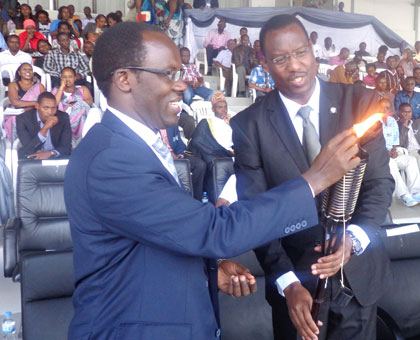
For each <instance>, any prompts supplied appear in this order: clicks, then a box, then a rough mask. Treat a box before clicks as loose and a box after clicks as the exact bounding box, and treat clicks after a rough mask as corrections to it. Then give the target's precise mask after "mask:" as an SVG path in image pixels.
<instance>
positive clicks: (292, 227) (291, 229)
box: [290, 224, 296, 233]
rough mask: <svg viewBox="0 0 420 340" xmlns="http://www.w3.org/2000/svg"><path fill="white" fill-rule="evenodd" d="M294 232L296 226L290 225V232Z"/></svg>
mask: <svg viewBox="0 0 420 340" xmlns="http://www.w3.org/2000/svg"><path fill="white" fill-rule="evenodd" d="M295 230H296V226H295V225H294V224H292V225H291V226H290V232H292V233H293V232H294V231H295Z"/></svg>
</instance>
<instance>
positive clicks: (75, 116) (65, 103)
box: [51, 67, 93, 148]
mask: <svg viewBox="0 0 420 340" xmlns="http://www.w3.org/2000/svg"><path fill="white" fill-rule="evenodd" d="M75 82H76V72H75V70H74V69H72V68H71V67H65V68H64V69H63V70H62V71H61V83H60V87H59V88H56V87H55V88H53V90H52V91H51V92H52V93H53V94H54V95H55V98H56V99H57V103H58V109H59V110H60V111H65V112H67V113H68V114H69V116H70V125H71V130H72V146H73V148H75V147H76V146H77V144H79V142H80V140H81V139H82V130H83V124H84V122H85V120H86V116H87V114H88V112H89V110H90V106H91V105H92V104H93V99H92V95H91V94H90V91H89V89H88V88H87V87H86V86H83V85H81V86H76V85H75Z"/></svg>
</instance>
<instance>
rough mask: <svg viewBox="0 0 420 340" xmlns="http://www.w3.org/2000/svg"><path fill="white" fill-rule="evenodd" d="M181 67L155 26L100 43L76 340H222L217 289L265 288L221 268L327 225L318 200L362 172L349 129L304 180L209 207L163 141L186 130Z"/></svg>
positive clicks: (79, 192) (83, 154)
mask: <svg viewBox="0 0 420 340" xmlns="http://www.w3.org/2000/svg"><path fill="white" fill-rule="evenodd" d="M115 51H120V53H115ZM180 69H181V59H180V56H179V52H178V50H177V48H176V46H175V44H174V43H173V42H172V41H171V40H170V38H168V37H167V36H166V35H165V34H164V33H163V32H162V31H161V30H160V29H159V28H157V27H155V26H151V25H146V24H140V23H134V22H127V23H121V24H118V25H115V26H114V27H113V28H111V29H110V30H108V31H107V32H105V33H103V34H102V35H101V37H100V38H99V39H98V41H97V43H96V47H95V52H94V56H93V73H94V76H95V78H96V80H97V82H98V86H99V88H100V89H101V91H102V92H103V93H104V95H105V97H106V98H107V100H108V105H109V106H108V110H107V111H106V112H105V114H104V116H103V118H102V121H101V123H100V124H96V125H95V126H94V127H93V128H92V129H90V130H89V133H88V134H87V135H86V136H85V138H84V139H83V140H82V141H81V143H80V144H79V146H78V147H77V149H76V150H75V151H74V152H73V155H72V158H71V160H70V162H69V165H68V167H67V171H66V178H65V183H64V193H65V200H66V206H67V212H68V216H69V220H70V227H71V233H72V239H73V247H74V248H73V251H74V268H75V291H74V294H73V302H74V307H75V313H74V318H73V320H72V322H71V325H70V329H69V339H70V340H73V339H92V340H94V339H95V340H96V339H101V340H102V339H104V340H105V339H117V338H119V339H142V340H156V339H165V340H178V339H179V340H186V339H194V340H209V339H217V338H219V337H220V329H219V322H218V308H217V288H219V289H220V290H222V291H223V292H226V293H233V294H234V295H236V296H239V295H246V294H249V292H250V291H252V290H253V289H255V282H254V283H253V281H252V280H253V278H252V277H251V276H250V274H249V273H247V272H246V270H245V269H244V268H243V267H240V266H239V265H238V264H235V263H233V262H230V261H222V262H221V263H220V264H219V268H218V267H217V264H216V263H215V260H214V259H216V258H225V257H232V256H234V255H237V254H240V253H243V252H244V251H246V250H248V249H252V248H254V247H257V246H261V245H262V244H265V243H267V242H269V241H270V240H273V239H276V238H279V237H282V236H284V235H286V234H291V233H294V232H296V231H299V230H302V229H307V228H308V227H309V226H311V225H313V224H316V223H317V213H316V207H315V202H314V199H313V193H312V190H313V192H314V193H315V194H317V193H319V192H321V191H322V190H323V189H325V188H326V187H327V186H328V185H330V184H332V183H334V182H335V181H336V180H338V179H339V178H341V176H342V175H343V174H344V173H345V172H346V171H348V170H349V169H352V168H353V167H355V166H356V165H357V164H358V163H359V158H357V157H354V155H355V153H356V151H357V148H356V147H355V145H354V144H355V142H356V138H355V137H354V135H353V133H352V132H351V130H346V131H345V132H343V133H341V134H339V135H338V136H336V137H335V138H334V139H333V140H332V141H331V144H330V147H329V148H327V150H326V151H325V152H321V154H320V155H319V156H318V157H317V159H316V160H315V162H314V164H313V165H312V167H311V168H310V169H309V170H308V171H307V172H306V173H305V174H303V175H302V176H300V175H299V176H297V177H296V178H294V179H293V180H291V181H289V182H288V183H284V184H283V185H282V186H280V187H278V188H274V189H273V190H271V191H269V192H267V193H263V194H261V195H260V196H258V197H256V198H255V199H253V200H250V201H249V202H237V203H234V204H232V205H231V206H230V207H229V208H227V207H220V208H217V209H216V208H215V207H214V206H213V205H212V204H204V205H203V204H202V203H201V202H198V201H197V200H195V199H193V198H192V197H191V196H190V195H188V193H187V192H186V191H185V190H183V189H182V188H181V186H180V184H179V179H178V175H177V173H176V170H175V167H174V164H173V159H172V157H171V154H170V152H169V150H168V149H167V148H166V146H165V145H164V144H163V142H162V140H161V139H160V136H159V130H160V129H166V128H168V127H169V126H174V125H176V124H177V121H178V117H177V114H178V112H179V110H180V109H179V104H178V103H179V101H180V100H181V98H182V92H183V91H185V89H186V85H185V84H184V83H183V82H182V81H181V80H180V74H181V72H180ZM295 201H299V202H300V204H299V205H297V204H295V203H294V202H295ZM303 207H305V209H304V208H303ZM296 222H299V223H300V224H301V225H300V228H296V227H295V226H294V227H293V228H291V225H292V224H296ZM206 259H210V260H206ZM212 259H213V260H212ZM217 268H218V269H217ZM217 274H218V276H217ZM232 281H233V282H232ZM235 287H236V293H235Z"/></svg>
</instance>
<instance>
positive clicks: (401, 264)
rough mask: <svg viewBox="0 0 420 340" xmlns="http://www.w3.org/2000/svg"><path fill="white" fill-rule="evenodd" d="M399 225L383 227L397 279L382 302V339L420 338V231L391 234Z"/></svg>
mask: <svg viewBox="0 0 420 340" xmlns="http://www.w3.org/2000/svg"><path fill="white" fill-rule="evenodd" d="M399 227H401V225H388V226H385V227H383V229H382V230H381V236H382V240H383V243H384V245H385V249H386V251H387V253H388V255H389V258H390V259H391V270H392V273H393V276H394V280H393V282H391V284H390V286H389V289H388V291H387V292H386V293H385V294H384V296H383V297H382V298H381V299H380V301H379V302H378V306H379V307H380V308H379V311H378V323H377V325H378V327H377V330H378V339H392V340H401V339H408V338H415V339H420V286H419V282H420V270H419V268H420V246H419V245H420V232H413V233H409V234H402V235H396V236H389V234H388V233H389V231H392V230H393V229H395V228H399ZM381 320H382V321H381ZM381 334H382V338H380V335H381ZM386 334H387V336H385V335H386Z"/></svg>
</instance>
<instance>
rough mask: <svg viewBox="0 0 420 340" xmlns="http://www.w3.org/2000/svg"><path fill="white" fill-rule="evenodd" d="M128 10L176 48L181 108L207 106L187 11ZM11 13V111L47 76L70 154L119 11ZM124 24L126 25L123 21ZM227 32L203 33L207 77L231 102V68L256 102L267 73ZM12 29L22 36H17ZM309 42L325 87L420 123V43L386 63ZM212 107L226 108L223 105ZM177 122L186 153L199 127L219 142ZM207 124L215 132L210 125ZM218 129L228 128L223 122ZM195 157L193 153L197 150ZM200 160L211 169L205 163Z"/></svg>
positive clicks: (169, 6)
mask: <svg viewBox="0 0 420 340" xmlns="http://www.w3.org/2000/svg"><path fill="white" fill-rule="evenodd" d="M131 3H132V4H131V7H132V11H133V12H135V14H136V15H135V16H134V17H133V18H132V19H131V20H137V21H144V22H148V23H150V24H154V25H159V26H160V27H161V28H162V29H163V30H164V31H165V32H166V33H167V34H168V36H170V37H171V39H172V40H173V41H174V42H175V43H176V44H177V46H178V47H179V48H180V49H179V51H180V57H181V60H182V73H181V77H182V79H183V80H184V81H185V82H186V83H187V85H188V87H187V91H186V92H185V93H184V94H183V101H184V103H185V104H187V105H191V103H192V101H193V98H194V97H195V96H198V97H202V99H203V100H205V101H210V100H211V98H212V97H213V95H214V91H213V90H212V89H210V88H208V87H206V85H205V79H204V78H205V77H204V76H203V75H202V73H201V71H200V69H199V68H197V67H196V65H195V64H194V63H193V60H191V52H190V50H189V49H188V48H186V47H183V44H182V36H180V32H181V31H182V25H183V23H182V25H181V24H180V22H181V21H182V22H183V19H182V11H181V10H182V9H183V8H187V9H188V8H190V6H188V5H186V4H183V2H182V1H179V0H170V1H167V2H161V1H153V2H152V1H150V0H144V1H140V2H139V1H131ZM139 3H140V7H139V6H138V4H139ZM209 4H210V2H209V1H207V2H202V3H200V4H199V2H197V3H195V5H194V8H200V9H204V8H206V7H208V5H209ZM153 5H154V7H153ZM211 7H212V8H216V7H218V4H217V1H216V2H213V1H212V2H211ZM9 12H10V15H9V17H8V18H9V19H8V20H5V22H4V25H3V26H1V24H2V23H1V22H0V26H1V27H0V28H1V29H2V33H3V34H4V36H5V37H6V43H7V45H6V46H7V49H6V50H5V51H3V52H1V54H0V65H2V64H10V63H13V64H22V66H21V68H19V70H18V72H17V76H16V79H15V81H14V82H12V83H11V84H10V88H9V93H8V97H9V99H10V106H11V107H14V108H24V109H25V110H30V109H33V108H35V107H36V102H37V99H38V96H39V94H41V93H43V92H44V91H45V88H44V87H43V86H42V84H40V82H39V79H38V78H37V77H35V76H34V72H33V70H30V68H31V67H32V66H31V65H35V66H37V67H40V68H41V69H42V70H44V71H45V72H46V73H47V74H49V75H50V76H51V80H52V93H53V94H54V95H55V97H56V100H57V103H58V104H57V107H58V110H60V111H62V112H66V113H67V114H68V116H69V121H70V127H71V131H72V133H71V136H72V147H75V146H76V145H77V144H78V142H79V141H80V139H81V137H82V133H81V131H82V129H83V123H84V121H85V119H86V116H87V114H88V112H89V109H90V107H91V106H92V103H93V86H92V83H91V82H90V81H89V80H88V79H89V77H90V76H91V70H90V68H89V64H90V62H91V57H92V55H93V51H94V47H95V41H96V40H97V39H98V37H99V36H100V35H101V34H102V33H103V32H104V31H105V30H107V29H109V28H110V27H113V26H114V25H117V24H118V23H119V22H121V21H122V14H121V12H120V11H117V12H115V13H108V14H106V15H105V14H98V15H96V16H93V15H92V11H91V9H90V7H89V6H86V7H84V8H83V14H84V15H80V16H79V15H77V14H75V8H74V6H73V5H66V6H62V7H60V9H59V11H58V16H57V19H55V20H54V19H53V18H51V19H50V17H49V14H48V12H46V11H44V10H43V9H42V7H41V6H36V9H35V11H32V9H31V7H30V6H29V5H26V4H24V5H22V6H20V9H17V10H11V11H8V13H9ZM147 12H150V16H149V15H146V14H147ZM145 13H146V14H145ZM127 18H128V19H129V20H130V18H129V15H128V16H127ZM127 18H125V20H127ZM226 24H227V23H226V20H225V19H219V21H218V24H217V28H216V29H213V30H209V31H208V33H207V36H206V37H205V39H204V42H203V47H204V48H205V49H206V52H207V63H208V66H209V68H208V69H209V74H212V72H214V70H215V67H216V68H220V69H221V73H222V74H223V76H224V78H225V86H224V91H223V94H224V95H226V96H228V97H229V96H231V95H232V81H233V74H232V65H233V64H234V65H235V68H236V73H237V76H238V89H237V90H238V96H248V91H247V89H248V88H249V89H250V90H251V89H252V90H253V91H254V90H255V95H256V98H257V99H256V100H261V99H262V98H263V96H264V95H266V94H267V93H269V92H270V91H272V90H273V89H274V88H275V86H274V82H273V79H272V78H271V75H270V74H269V73H268V72H267V66H266V61H265V59H264V56H263V54H262V51H261V46H260V43H259V40H255V41H250V38H249V35H248V29H247V27H241V28H240V29H239V32H238V33H239V34H238V35H237V36H236V38H232V37H231V34H230V33H229V32H228V31H227V30H226ZM16 29H18V30H19V29H22V30H24V31H23V32H21V33H20V34H19V35H15V34H14V32H15V30H16ZM309 38H310V44H311V47H312V50H313V53H314V55H315V57H316V59H317V61H318V63H320V64H327V65H330V66H331V69H332V68H333V67H334V68H333V69H332V70H331V71H329V73H328V74H327V77H328V79H329V81H331V82H339V83H345V84H361V85H363V86H368V87H370V88H373V89H374V91H375V92H376V94H377V98H378V101H379V100H381V99H383V98H386V99H388V100H389V101H390V103H391V107H392V109H393V110H394V111H395V110H398V108H399V106H400V105H401V104H402V103H409V104H410V105H411V107H412V115H413V119H416V118H418V117H419V116H420V104H418V103H420V100H419V99H418V98H419V96H420V94H418V93H417V92H416V89H417V88H420V68H418V64H417V62H418V61H420V42H418V43H416V44H415V50H416V52H415V53H414V52H413V51H411V50H410V49H406V50H405V51H403V52H402V56H401V57H400V56H394V55H391V54H390V53H389V51H388V48H387V47H386V46H381V47H379V49H378V51H377V53H375V52H374V51H372V50H371V49H369V46H368V45H367V44H366V43H365V42H360V43H359V45H358V49H357V50H354V51H351V50H350V49H349V48H347V47H345V46H341V47H340V48H337V47H336V46H338V45H339V44H340V42H339V41H333V39H332V38H331V37H328V36H327V37H325V36H324V37H322V40H321V41H322V42H323V43H322V44H319V43H318V39H319V36H318V33H317V32H315V31H313V32H311V34H310V37H309ZM373 55H375V56H376V60H375V59H374V58H373V57H371V56H373ZM365 58H366V59H368V61H366V60H365ZM273 62H274V61H273ZM213 65H214V67H212V66H213ZM212 75H213V76H215V74H212ZM3 76H5V75H3ZM6 84H7V82H6ZM213 98H214V97H213ZM194 100H195V98H194ZM218 102H220V103H226V101H223V100H221V101H218ZM220 103H219V104H220ZM216 104H217V103H216ZM216 104H215V103H212V107H213V111H214V112H215V117H216V118H214V119H216V121H215V123H214V125H216V126H218V125H220V124H219V123H220V122H221V121H222V120H223V119H222V120H220V117H219V116H224V115H223V114H221V115H220V114H219V113H216V112H219V111H220V110H218V108H217V106H218V105H219V104H217V105H216ZM418 105H419V107H417V106H418ZM226 106H227V104H226ZM185 117H187V118H185ZM395 117H396V118H397V117H398V116H397V115H395ZM217 119H218V120H217ZM210 120H212V119H210ZM219 120H220V122H219ZM15 121H16V120H15V119H14V118H8V119H6V121H5V126H4V127H5V129H6V131H8V132H7V135H8V138H11V139H14V138H16V123H15ZM181 121H183V122H184V121H187V123H186V124H185V125H184V126H183V127H182V128H184V127H186V129H185V131H184V132H185V136H186V137H188V139H190V137H195V138H193V139H195V140H193V139H191V140H190V143H189V146H188V148H189V149H191V148H194V144H196V143H197V134H199V132H200V131H202V130H203V127H202V126H203V125H206V124H207V127H208V128H206V129H205V130H206V131H207V132H208V131H210V132H211V133H210V135H211V136H212V137H213V138H214V137H215V135H217V132H216V133H215V132H214V129H213V126H209V120H204V121H203V122H202V124H201V126H200V128H198V129H196V128H195V126H194V122H193V121H192V122H191V117H188V114H186V113H185V111H183V113H182V114H181V120H180V122H181ZM223 122H224V120H223ZM210 124H211V125H213V123H211V122H210ZM224 124H225V125H226V123H225V122H224ZM187 125H188V127H187ZM191 126H193V127H191ZM227 126H228V124H227ZM416 131H417V130H416ZM208 136H209V135H208ZM215 140H216V141H217V139H215ZM222 149H224V152H223V154H224V155H225V156H228V157H231V156H232V154H231V150H230V149H229V148H228V147H226V146H223V147H222ZM195 152H196V153H197V152H198V151H197V149H195ZM201 158H202V159H203V160H204V161H206V163H207V164H209V162H208V159H206V157H201ZM198 187H200V186H198ZM200 191H201V189H200Z"/></svg>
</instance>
